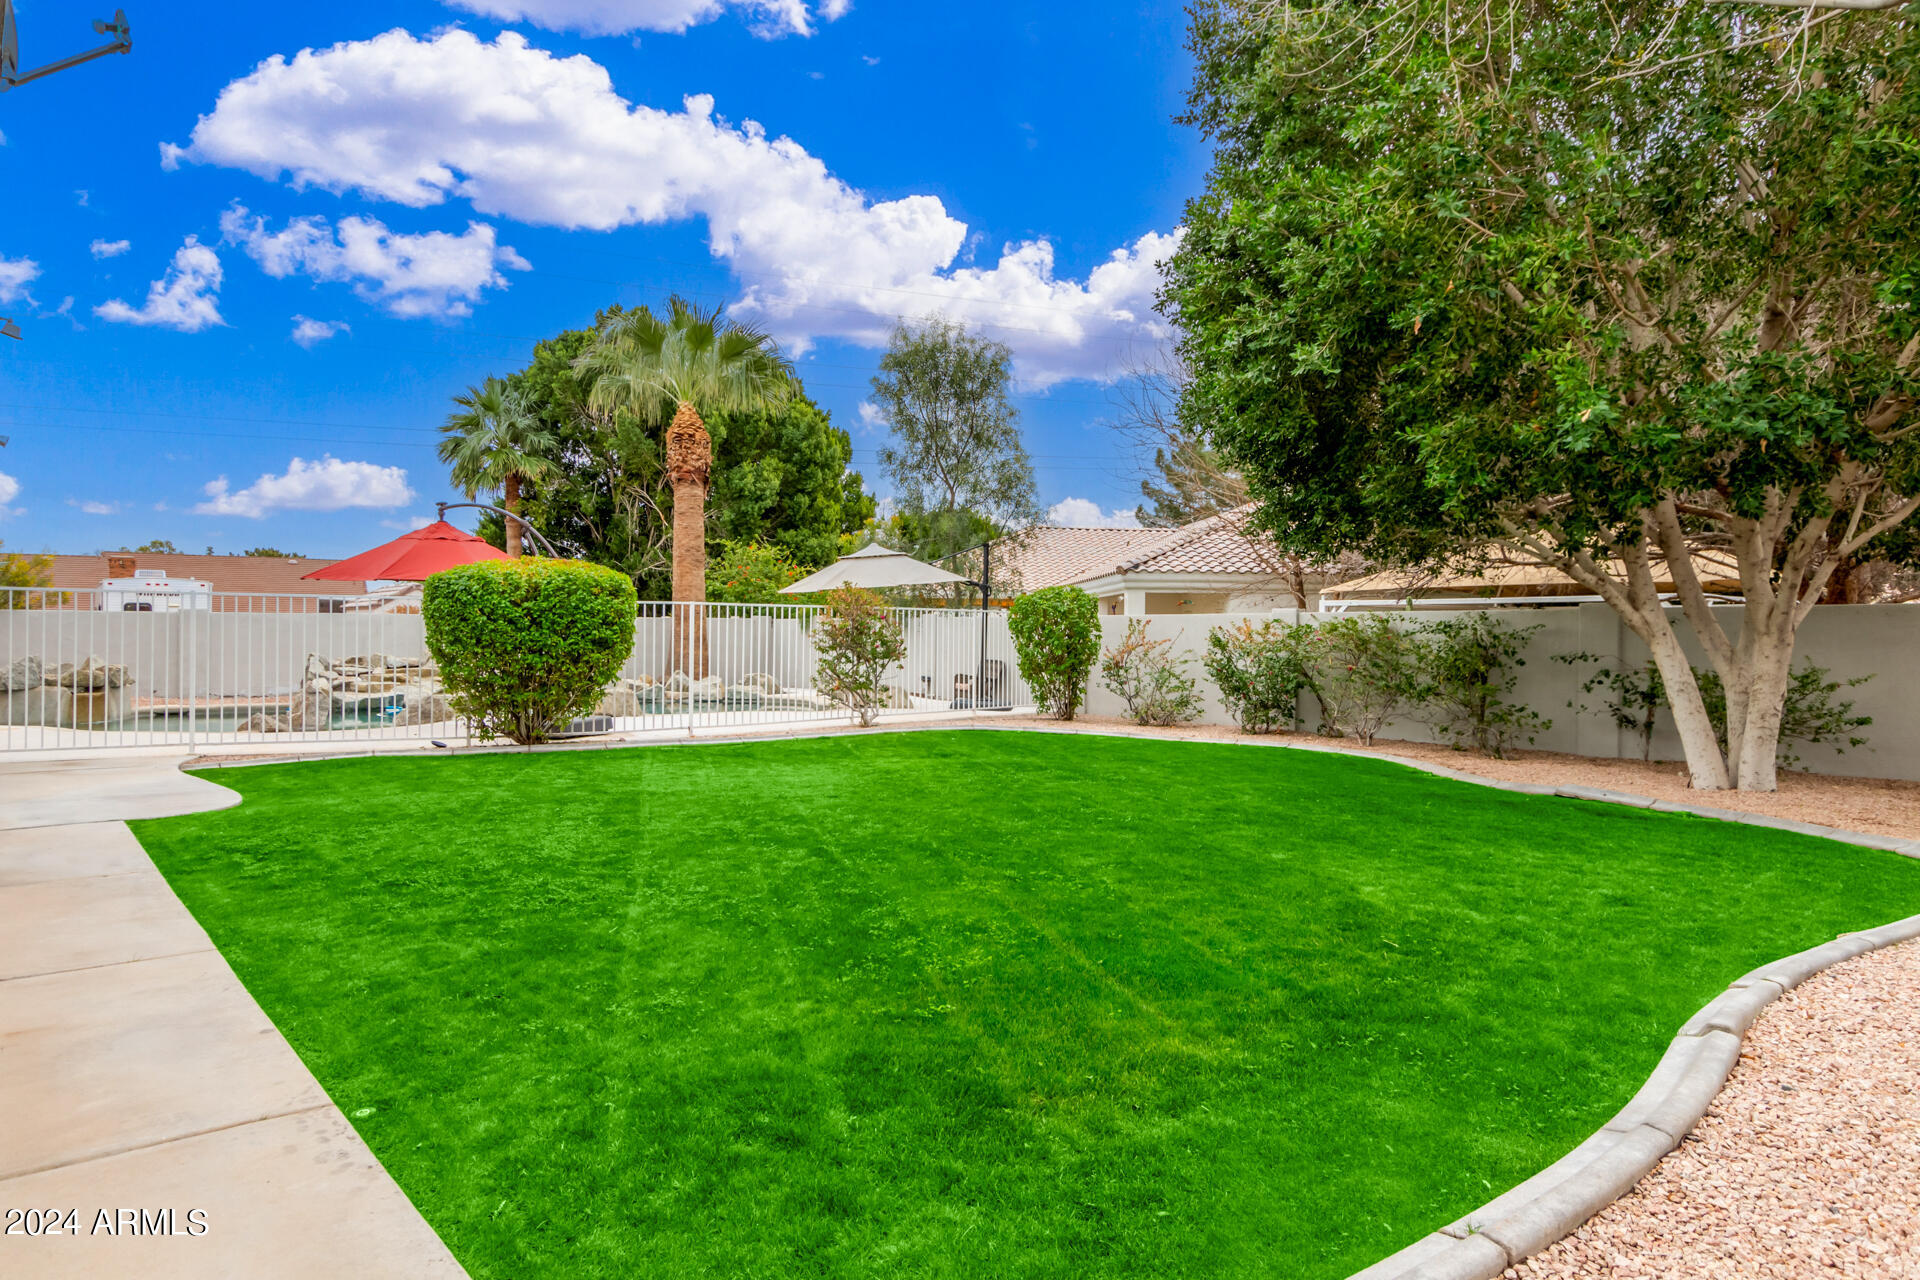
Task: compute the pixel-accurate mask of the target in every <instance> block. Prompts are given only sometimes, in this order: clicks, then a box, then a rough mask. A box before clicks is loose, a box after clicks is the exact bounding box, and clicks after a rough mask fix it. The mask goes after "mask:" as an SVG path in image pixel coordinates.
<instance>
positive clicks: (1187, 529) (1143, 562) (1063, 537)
mask: <svg viewBox="0 0 1920 1280" xmlns="http://www.w3.org/2000/svg"><path fill="white" fill-rule="evenodd" d="M1252 510H1253V508H1252V507H1251V506H1245V507H1236V508H1234V509H1233V510H1232V511H1225V512H1222V513H1220V514H1219V515H1216V516H1209V517H1207V518H1206V519H1204V520H1196V521H1194V522H1193V523H1192V524H1187V525H1181V526H1180V527H1179V528H1177V529H1086V528H1077V527H1069V526H1063V525H1036V526H1034V527H1033V528H1031V529H1029V530H1027V531H1026V532H1025V533H1023V534H1020V535H1016V536H1015V537H1012V538H1003V539H1001V541H1000V542H999V543H997V544H996V549H997V550H999V554H1001V555H1003V556H1005V557H1007V559H1008V561H1009V562H1010V564H1011V568H1012V570H1013V571H1014V572H1016V573H1017V574H1018V576H1019V580H1020V585H1021V587H1022V588H1023V589H1025V590H1028V591H1037V590H1039V589H1040V588H1041V587H1057V586H1066V585H1069V584H1071V583H1076V582H1088V581H1091V580H1092V579H1094V578H1104V577H1106V576H1108V575H1110V574H1127V573H1230V574H1271V573H1275V572H1277V571H1278V567H1277V557H1276V553H1275V551H1274V549H1273V544H1272V543H1271V542H1270V541H1268V540H1267V538H1266V537H1265V536H1264V535H1261V534H1249V533H1248V532H1247V531H1246V529H1245V522H1246V519H1247V517H1248V516H1249V515H1250V514H1251V513H1252Z"/></svg>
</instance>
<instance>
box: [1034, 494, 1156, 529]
mask: <svg viewBox="0 0 1920 1280" xmlns="http://www.w3.org/2000/svg"><path fill="white" fill-rule="evenodd" d="M1046 523H1048V524H1064V525H1071V526H1073V527H1074V528H1080V529H1138V528H1139V527H1140V518H1139V517H1138V516H1136V515H1135V514H1134V513H1133V512H1131V511H1119V510H1115V511H1102V510H1101V509H1100V504H1099V503H1097V502H1094V501H1092V500H1091V499H1088V498H1063V499H1061V500H1060V501H1059V502H1056V503H1054V504H1053V505H1052V506H1050V507H1048V508H1047V518H1046Z"/></svg>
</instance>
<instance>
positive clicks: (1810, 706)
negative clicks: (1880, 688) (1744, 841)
mask: <svg viewBox="0 0 1920 1280" xmlns="http://www.w3.org/2000/svg"><path fill="white" fill-rule="evenodd" d="M1693 678H1694V679H1695V680H1696V681H1698V682H1699V685H1700V699H1701V701H1703V702H1705V703H1706V704H1707V719H1709V720H1711V721H1713V736H1714V737H1716V738H1718V739H1719V740H1720V750H1721V751H1722V752H1724V751H1726V749H1727V693H1726V690H1725V688H1723V687H1722V686H1721V684H1720V675H1719V673H1718V672H1715V671H1706V670H1702V669H1701V668H1699V667H1695V668H1694V669H1693ZM1871 679H1873V677H1872V676H1856V677H1855V678H1854V679H1852V680H1848V681H1845V682H1844V683H1843V682H1841V681H1839V680H1829V679H1827V669H1826V668H1825V667H1816V666H1815V665H1813V663H1812V662H1811V661H1809V662H1808V663H1807V664H1806V665H1805V666H1803V667H1801V668H1800V669H1799V670H1798V671H1796V672H1794V673H1793V676H1792V679H1791V680H1790V681H1789V682H1788V684H1787V697H1786V703H1785V705H1784V706H1783V707H1782V708H1781V711H1780V742H1779V746H1778V747H1776V748H1775V751H1774V759H1775V760H1776V761H1777V762H1778V763H1779V764H1780V765H1781V766H1782V767H1784V768H1789V769H1790V768H1792V767H1793V766H1794V765H1796V764H1799V763H1800V754H1799V752H1797V751H1796V750H1794V748H1795V747H1797V746H1802V745H1804V746H1809V747H1818V746H1830V747H1832V748H1833V751H1834V754H1835V755H1845V754H1846V752H1847V749H1848V748H1849V747H1863V746H1865V745H1866V743H1867V740H1866V739H1865V738H1863V737H1861V736H1860V735H1859V734H1858V733H1856V732H1855V730H1857V729H1864V728H1866V727H1867V726H1868V725H1870V724H1872V723H1873V717H1872V716H1856V715H1855V714H1853V703H1852V702H1851V701H1850V700H1847V699H1842V698H1835V697H1834V695H1835V694H1836V693H1839V692H1840V690H1841V689H1843V688H1845V689H1852V688H1854V687H1856V686H1858V685H1863V684H1865V683H1866V682H1867V681H1869V680H1871Z"/></svg>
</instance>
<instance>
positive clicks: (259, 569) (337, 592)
mask: <svg viewBox="0 0 1920 1280" xmlns="http://www.w3.org/2000/svg"><path fill="white" fill-rule="evenodd" d="M109 555H111V556H112V558H113V559H114V560H115V561H121V560H131V561H132V562H133V567H134V568H135V569H164V570H166V571H167V573H168V575H169V576H171V577H175V578H198V579H200V580H201V581H203V582H211V583H212V584H213V589H214V590H215V591H216V592H239V593H244V594H251V595H292V596H357V595H364V594H366V590H367V584H366V583H364V582H321V581H318V580H317V579H316V580H314V581H311V582H309V581H306V580H304V579H302V578H301V576H300V575H301V574H304V573H311V572H313V571H314V570H315V569H321V568H325V567H326V566H327V565H330V564H334V563H336V561H334V560H333V559H331V558H325V559H312V558H308V559H300V560H295V559H290V558H281V557H277V556H192V555H165V554H156V553H154V552H148V551H114V552H109V553H105V554H101V555H92V556H53V557H52V560H53V585H54V586H55V587H57V588H59V589H60V590H62V591H89V590H92V589H93V588H95V587H98V586H99V585H100V581H101V579H103V578H107V577H113V576H116V575H114V574H111V573H109V572H108V569H107V558H108V556H109ZM117 576H125V577H131V576H132V575H131V574H123V575H117Z"/></svg>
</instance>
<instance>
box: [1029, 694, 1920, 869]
mask: <svg viewBox="0 0 1920 1280" xmlns="http://www.w3.org/2000/svg"><path fill="white" fill-rule="evenodd" d="M1016 723H1022V722H1016ZM1023 723H1026V724H1031V725H1033V726H1035V727H1041V728H1048V729H1066V730H1072V729H1075V728H1080V729H1094V730H1101V729H1116V728H1123V729H1128V730H1132V731H1135V732H1145V733H1154V734H1164V735H1165V736H1167V737H1170V738H1214V739H1220V738H1232V739H1240V740H1243V741H1247V742H1271V743H1276V744H1280V745H1285V744H1287V743H1300V744H1310V745H1318V746H1330V747H1339V748H1340V749H1341V750H1343V751H1371V752H1373V753H1375V754H1378V755H1393V756H1406V757H1408V758H1410V759H1415V760H1425V761H1431V762H1432V763H1434V764H1443V765H1446V766H1447V767H1448V768H1450V769H1458V770H1460V771H1461V772H1462V773H1474V774H1478V775H1480V776H1481V777H1483V778H1496V779H1498V780H1500V781H1502V782H1538V783H1547V784H1550V785H1553V786H1578V787H1605V788H1606V789H1608V790H1610V791H1626V792H1630V793H1631V794H1633V795H1637V796H1649V797H1651V798H1653V799H1655V800H1670V801H1673V802H1674V803H1676V804H1697V805H1703V806H1705V807H1707V808H1712V809H1734V810H1739V811H1741V812H1743V813H1761V814H1766V815H1767V816H1769V817H1774V818H1789V819H1792V820H1793V821H1795V822H1817V823H1819V824H1820V825H1822V826H1828V827H1841V828H1843V829H1845V830H1848V831H1867V832H1871V833H1873V834H1875V835H1885V836H1899V837H1901V838H1903V839H1914V838H1920V782H1896V781H1889V780H1887V779H1883V778H1840V777H1829V776H1827V775H1824V774H1815V773H1787V772H1784V771H1783V772H1782V773H1781V774H1780V789H1779V790H1778V791H1773V792H1757V791H1695V790H1693V789H1692V788H1691V787H1689V786H1688V785H1687V770H1686V766H1685V765H1683V764H1679V763H1676V762H1659V761H1655V762H1653V763H1651V764H1649V763H1646V762H1643V761H1640V760H1602V759H1595V758H1593V757H1590V756H1573V755H1565V754H1562V753H1561V752H1558V751H1518V752H1515V753H1514V754H1513V756H1512V757H1511V758H1510V759H1506V760H1490V759H1488V758H1487V757H1485V756H1481V755H1476V754H1474V753H1472V752H1468V751H1455V750H1453V749H1452V748H1450V747H1444V746H1438V745H1435V744H1433V743H1430V742H1398V741H1388V740H1387V739H1384V738H1382V739H1378V740H1376V741H1375V743H1374V745H1373V746H1372V747H1371V748H1369V747H1363V746H1361V745H1360V744H1359V743H1357V742H1355V741H1354V740H1353V739H1351V738H1325V737H1321V736H1319V735H1318V734H1312V733H1276V734H1263V735H1256V734H1245V733H1241V732H1240V731H1239V730H1237V729H1235V728H1233V727H1232V726H1228V725H1181V726H1178V727H1176V728H1170V729H1147V730H1139V729H1136V727H1135V726H1134V725H1133V723H1132V722H1131V721H1127V720H1117V719H1106V718H1101V717H1085V718H1082V719H1079V720H1075V721H1072V722H1071V723H1068V724H1061V723H1059V722H1058V721H1053V720H1035V721H1026V722H1023Z"/></svg>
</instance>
